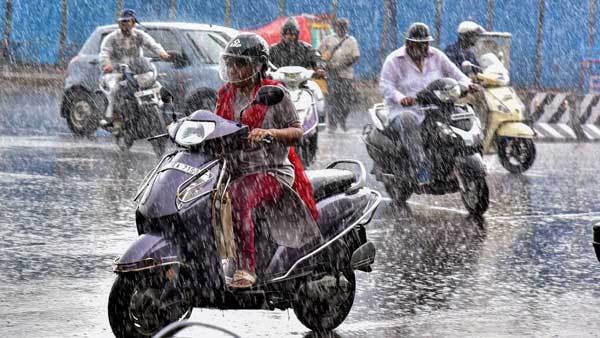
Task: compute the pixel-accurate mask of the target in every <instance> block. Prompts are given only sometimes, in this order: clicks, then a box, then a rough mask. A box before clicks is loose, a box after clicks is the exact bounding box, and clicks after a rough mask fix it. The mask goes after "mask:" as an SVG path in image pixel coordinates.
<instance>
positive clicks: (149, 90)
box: [134, 88, 158, 97]
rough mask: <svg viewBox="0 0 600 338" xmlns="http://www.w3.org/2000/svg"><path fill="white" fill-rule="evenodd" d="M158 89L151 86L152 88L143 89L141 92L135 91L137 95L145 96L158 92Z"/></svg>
mask: <svg viewBox="0 0 600 338" xmlns="http://www.w3.org/2000/svg"><path fill="white" fill-rule="evenodd" d="M157 92H158V91H157V89H156V88H151V89H146V90H141V91H139V92H135V94H134V95H135V97H144V96H147V95H152V94H154V93H157Z"/></svg>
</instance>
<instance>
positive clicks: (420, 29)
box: [404, 22, 433, 42]
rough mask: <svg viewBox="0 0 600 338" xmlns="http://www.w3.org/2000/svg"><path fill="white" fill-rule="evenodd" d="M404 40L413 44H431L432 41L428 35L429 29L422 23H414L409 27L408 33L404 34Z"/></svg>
mask: <svg viewBox="0 0 600 338" xmlns="http://www.w3.org/2000/svg"><path fill="white" fill-rule="evenodd" d="M404 38H405V39H406V40H408V41H413V42H431V41H433V37H431V34H430V33H429V27H427V25H426V24H424V23H422V22H415V23H413V24H412V25H410V27H408V31H407V32H406V34H404Z"/></svg>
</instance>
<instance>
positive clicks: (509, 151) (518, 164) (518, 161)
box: [496, 137, 535, 174]
mask: <svg viewBox="0 0 600 338" xmlns="http://www.w3.org/2000/svg"><path fill="white" fill-rule="evenodd" d="M496 143H497V145H498V157H499V158H500V163H501V164H502V166H503V167H504V168H505V169H506V170H508V171H509V172H511V173H513V174H520V173H522V172H524V171H526V170H527V169H529V168H530V167H531V166H532V165H533V161H534V160H535V144H534V143H533V140H532V139H527V138H515V137H501V138H499V139H498V140H497V142H496Z"/></svg>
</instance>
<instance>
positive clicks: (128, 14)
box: [118, 8, 139, 23]
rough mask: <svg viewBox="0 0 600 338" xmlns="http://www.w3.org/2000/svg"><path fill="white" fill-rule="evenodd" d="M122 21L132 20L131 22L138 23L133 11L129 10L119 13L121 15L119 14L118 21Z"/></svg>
mask: <svg viewBox="0 0 600 338" xmlns="http://www.w3.org/2000/svg"><path fill="white" fill-rule="evenodd" d="M124 20H133V21H135V22H137V23H139V21H138V19H137V16H136V15H135V11H134V10H133V9H129V8H125V9H124V10H122V11H121V14H119V19H118V21H124Z"/></svg>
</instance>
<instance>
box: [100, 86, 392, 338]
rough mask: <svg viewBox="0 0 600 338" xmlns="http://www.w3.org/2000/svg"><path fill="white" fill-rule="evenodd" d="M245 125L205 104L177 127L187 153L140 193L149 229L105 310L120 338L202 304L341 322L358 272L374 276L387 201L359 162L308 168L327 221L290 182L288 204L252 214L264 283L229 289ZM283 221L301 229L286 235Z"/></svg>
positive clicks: (124, 261)
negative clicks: (375, 220) (375, 235)
mask: <svg viewBox="0 0 600 338" xmlns="http://www.w3.org/2000/svg"><path fill="white" fill-rule="evenodd" d="M283 96H284V93H283V90H282V89H281V88H280V87H278V86H264V87H263V88H261V89H260V90H259V92H258V94H257V96H256V98H255V100H254V101H253V102H252V103H251V104H264V105H270V106H271V105H275V104H277V103H279V102H280V101H281V100H282V99H283ZM248 131H249V129H248V127H247V126H245V125H241V124H237V123H235V122H232V121H228V120H225V119H223V118H221V117H219V116H217V115H215V114H213V113H211V112H208V111H202V110H200V111H196V112H195V113H194V114H192V115H191V116H190V117H187V118H184V119H181V120H179V121H177V122H176V123H173V124H172V125H171V126H170V127H169V133H168V134H166V135H167V136H168V137H170V139H171V140H172V141H173V142H175V143H176V144H177V146H178V149H177V150H176V151H174V152H172V153H170V154H168V155H166V156H165V157H163V158H162V160H161V161H160V162H159V163H158V165H157V166H156V167H155V168H154V169H153V170H152V171H151V172H150V173H149V174H148V175H147V176H146V178H145V179H144V180H143V182H142V184H141V186H140V188H139V189H138V193H137V196H136V198H135V201H136V202H137V203H138V206H137V210H136V226H137V230H138V234H139V235H140V237H139V238H138V239H137V241H136V242H135V243H133V244H132V245H131V247H130V248H129V249H128V250H127V251H126V252H125V253H124V254H123V255H122V256H121V257H119V258H118V259H117V260H116V261H115V263H114V272H115V273H116V274H117V278H116V279H115V282H114V284H113V287H112V290H111V292H110V296H109V301H108V317H109V321H110V325H111V328H112V330H113V332H114V334H115V335H116V337H118V338H125V337H148V336H151V335H153V334H155V333H156V332H158V331H159V330H160V329H161V328H163V327H165V326H166V325H168V324H169V323H172V322H176V321H178V320H181V319H185V318H189V316H190V315H191V311H192V308H193V307H211V308H219V309H269V310H274V309H288V308H293V310H294V312H295V313H296V316H297V317H298V319H299V320H300V322H302V323H303V324H304V325H305V326H306V327H308V328H310V329H311V330H314V331H329V330H332V329H334V328H335V327H337V326H338V325H340V324H341V323H342V322H343V321H344V319H345V318H346V316H347V315H348V313H349V312H350V309H351V307H352V304H353V301H354V293H355V290H356V281H355V276H354V271H355V270H361V271H366V272H370V271H371V264H373V262H374V259H375V246H374V245H373V243H371V242H369V241H368V240H367V236H366V231H365V226H366V225H367V224H368V223H369V222H370V221H371V218H372V216H373V213H374V212H375V210H376V208H377V206H378V205H379V203H380V201H381V195H380V194H379V193H378V192H377V191H374V190H371V189H369V188H366V187H365V179H366V173H365V168H364V166H363V165H362V164H361V163H360V162H358V161H353V160H343V161H337V162H334V163H332V164H330V165H329V166H328V167H327V169H324V170H311V171H307V175H308V177H309V179H310V181H311V183H312V185H313V190H314V195H315V200H316V201H317V207H318V209H319V213H320V218H319V220H318V222H315V221H314V220H313V219H312V218H311V217H310V214H309V213H308V211H307V210H306V207H305V206H304V204H303V203H302V201H301V200H300V198H299V197H298V195H296V193H295V192H294V191H293V190H292V189H290V188H288V190H289V191H286V192H285V193H284V196H286V197H284V198H283V200H282V201H280V202H278V203H276V204H272V205H266V206H264V207H261V208H259V209H258V210H257V211H256V212H254V215H253V217H254V220H255V246H256V259H257V268H256V272H257V282H256V283H255V285H254V286H253V287H252V288H251V289H247V290H232V289H229V288H228V287H227V283H226V281H227V280H228V279H229V278H231V276H232V273H233V271H234V270H235V264H234V259H233V257H234V256H235V252H236V251H235V246H234V245H235V241H234V240H232V229H231V222H230V216H231V214H230V212H229V213H228V212H227V211H228V210H230V209H229V208H228V206H230V201H229V199H228V195H227V190H228V188H229V187H230V183H231V182H232V181H233V180H234V179H236V178H237V177H235V174H234V173H235V170H234V168H235V165H236V159H238V158H239V156H240V152H243V151H244V150H245V149H247V148H248V141H247V135H248ZM162 136H164V137H166V136H165V135H160V136H159V137H162ZM341 164H343V165H344V166H345V167H348V166H350V165H352V166H355V167H356V168H358V172H359V173H358V174H355V173H354V172H353V171H350V170H346V169H339V168H337V167H339V166H340V165H341ZM307 215H308V216H307ZM285 222H288V223H289V224H291V225H292V227H291V228H292V229H299V230H298V233H289V231H286V232H285V233H284V232H282V231H278V229H281V227H280V226H281V225H282V224H284V223H285ZM311 222H312V223H311ZM289 228H290V227H287V229H289ZM307 229H313V230H314V231H313V232H312V236H307V233H308V231H307Z"/></svg>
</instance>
